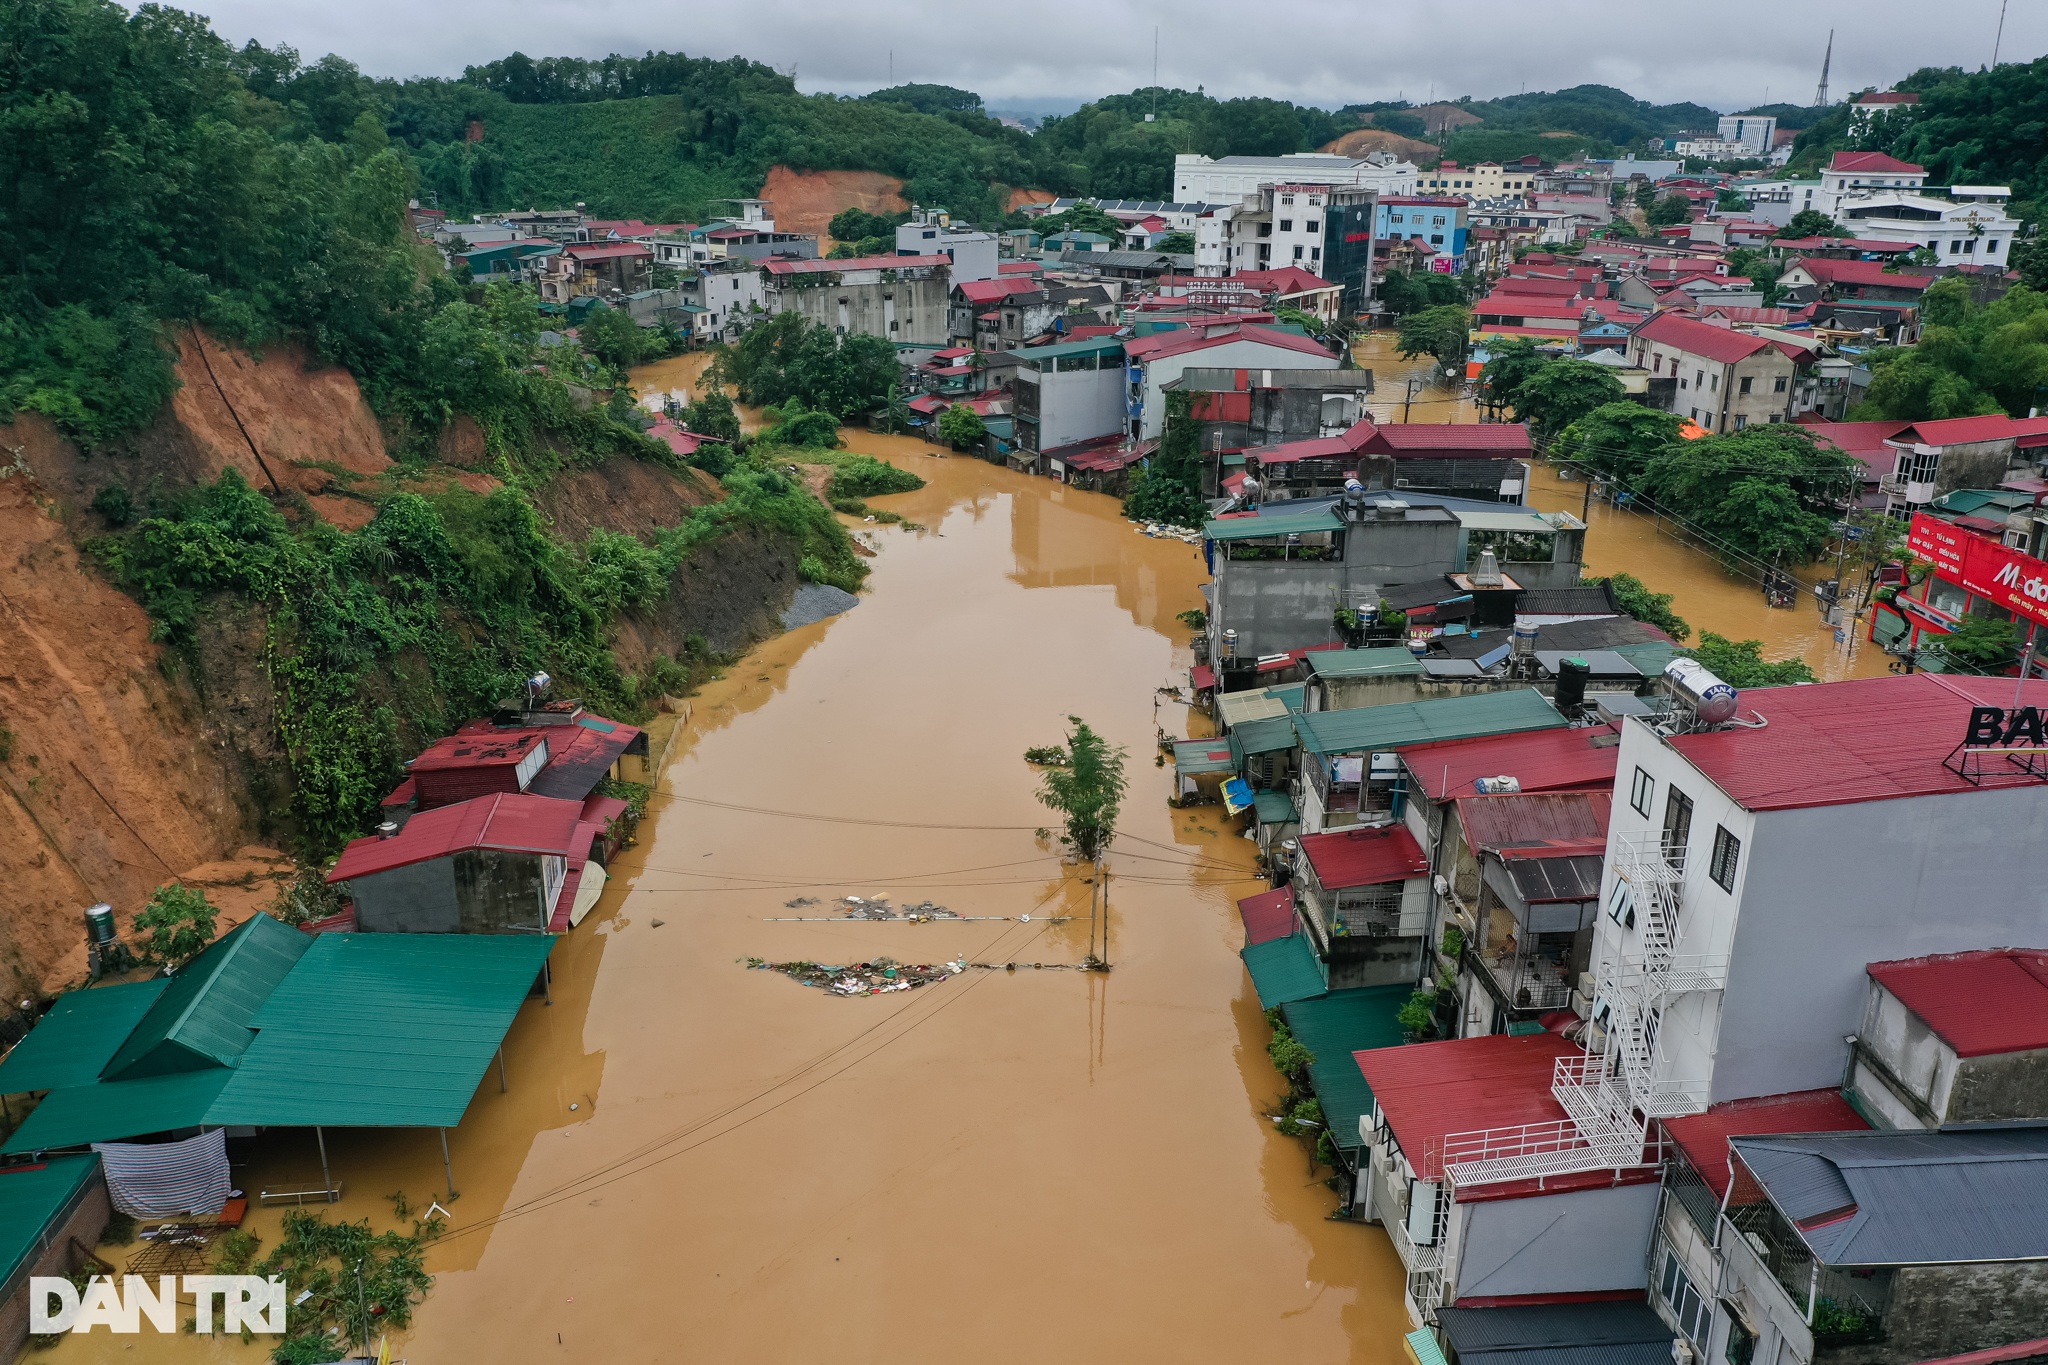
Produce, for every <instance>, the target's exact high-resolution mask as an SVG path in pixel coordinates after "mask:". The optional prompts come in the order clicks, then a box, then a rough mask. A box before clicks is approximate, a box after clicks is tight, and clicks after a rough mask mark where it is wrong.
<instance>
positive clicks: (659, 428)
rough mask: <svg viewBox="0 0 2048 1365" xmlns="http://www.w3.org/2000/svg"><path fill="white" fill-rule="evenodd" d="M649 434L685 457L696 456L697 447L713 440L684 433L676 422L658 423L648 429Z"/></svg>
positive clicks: (692, 433) (691, 432)
mask: <svg viewBox="0 0 2048 1365" xmlns="http://www.w3.org/2000/svg"><path fill="white" fill-rule="evenodd" d="M647 434H648V435H649V436H652V437H653V438H654V439H655V440H657V441H659V442H661V443H662V444H663V445H665V446H667V447H668V448H669V449H670V450H673V451H674V452H675V453H676V454H678V455H682V456H685V457H688V456H691V455H694V454H696V453H697V447H698V446H701V445H703V444H704V443H705V442H706V441H708V440H710V439H711V438H710V437H709V436H699V435H698V434H697V433H696V432H694V431H684V430H683V429H682V428H681V427H679V426H677V425H676V424H675V423H674V422H656V423H655V424H654V425H653V426H651V427H649V428H647Z"/></svg>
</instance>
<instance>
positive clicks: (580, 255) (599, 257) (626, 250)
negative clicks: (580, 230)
mask: <svg viewBox="0 0 2048 1365" xmlns="http://www.w3.org/2000/svg"><path fill="white" fill-rule="evenodd" d="M563 251H564V252H566V253H567V254H568V255H570V256H573V257H575V258H576V259H577V260H579V261H615V260H625V259H628V258H631V257H635V256H650V257H651V256H652V255H654V253H653V252H652V251H649V250H648V249H647V248H646V247H644V246H640V245H637V244H635V243H632V242H621V243H619V244H618V245H616V246H612V245H605V246H599V245H597V244H596V243H592V244H590V245H588V246H571V247H564V248H563Z"/></svg>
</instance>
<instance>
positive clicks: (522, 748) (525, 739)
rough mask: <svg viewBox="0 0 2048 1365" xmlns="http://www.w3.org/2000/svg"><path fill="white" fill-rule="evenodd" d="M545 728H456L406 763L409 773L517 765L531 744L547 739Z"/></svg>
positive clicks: (514, 766) (530, 747)
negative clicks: (466, 729) (464, 730)
mask: <svg viewBox="0 0 2048 1365" xmlns="http://www.w3.org/2000/svg"><path fill="white" fill-rule="evenodd" d="M549 733H550V731H548V730H539V729H535V730H485V731H483V732H480V733H479V732H474V731H472V732H467V733H465V732H463V731H460V730H458V731H457V732H456V733H454V734H452V735H449V736H448V737H447V738H446V739H437V740H435V741H434V742H433V743H432V744H430V745H428V746H427V748H426V751H425V752H424V753H422V754H421V755H420V756H419V757H418V758H415V759H414V760H413V761H412V762H410V763H408V764H406V765H405V766H406V771H407V772H410V773H440V772H454V771H456V770H458V769H470V768H516V767H518V766H519V764H520V763H521V762H523V761H524V760H525V758H526V756H527V755H528V754H529V753H531V752H533V747H534V746H535V745H536V744H539V743H540V742H541V741H542V740H543V739H546V738H547V736H548V734H549Z"/></svg>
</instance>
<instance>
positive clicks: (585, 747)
mask: <svg viewBox="0 0 2048 1365" xmlns="http://www.w3.org/2000/svg"><path fill="white" fill-rule="evenodd" d="M562 732H566V733H562ZM636 745H637V746H639V747H637V748H636V747H635V746H636ZM629 750H630V751H632V752H636V753H642V754H644V753H646V752H647V750H646V734H645V732H644V731H642V730H641V729H640V728H639V727H638V726H633V725H626V724H624V723H622V722H620V721H615V720H606V719H605V718H604V717H602V716H579V717H578V718H577V720H576V723H575V724H574V725H565V726H562V727H560V731H558V732H557V733H556V734H553V735H550V736H549V739H548V766H547V767H545V768H542V769H541V770H540V772H539V773H537V774H535V776H534V779H533V781H531V782H529V783H528V784H527V786H526V790H527V792H528V794H529V795H533V796H553V797H557V798H559V799H561V800H564V801H581V800H582V799H583V798H584V797H586V796H588V795H590V793H591V792H593V791H595V790H596V789H597V784H598V783H599V782H602V781H603V780H604V777H605V774H606V773H608V772H610V771H611V766H612V764H614V763H616V762H618V760H619V755H621V754H623V753H626V752H628V751H629Z"/></svg>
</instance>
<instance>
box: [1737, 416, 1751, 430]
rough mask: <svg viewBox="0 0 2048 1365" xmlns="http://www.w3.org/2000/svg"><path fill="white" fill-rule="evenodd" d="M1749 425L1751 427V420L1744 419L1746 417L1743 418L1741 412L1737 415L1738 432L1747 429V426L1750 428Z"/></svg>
mask: <svg viewBox="0 0 2048 1365" xmlns="http://www.w3.org/2000/svg"><path fill="white" fill-rule="evenodd" d="M1748 425H1749V419H1748V418H1747V417H1744V416H1743V415H1742V414H1741V413H1739V412H1738V413H1737V414H1735V429H1736V430H1737V431H1740V430H1742V429H1743V428H1744V427H1746V426H1748Z"/></svg>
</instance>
